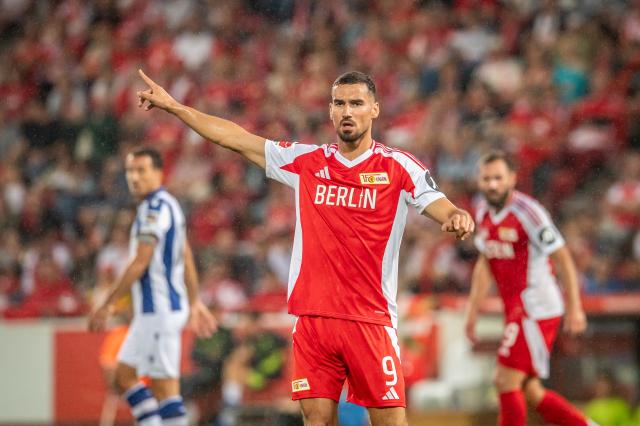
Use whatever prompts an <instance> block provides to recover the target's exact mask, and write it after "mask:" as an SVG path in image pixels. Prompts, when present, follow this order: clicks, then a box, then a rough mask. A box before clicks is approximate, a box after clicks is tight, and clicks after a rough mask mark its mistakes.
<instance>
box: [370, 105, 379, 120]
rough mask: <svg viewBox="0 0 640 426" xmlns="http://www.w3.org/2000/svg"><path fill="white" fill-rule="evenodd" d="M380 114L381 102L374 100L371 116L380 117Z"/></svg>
mask: <svg viewBox="0 0 640 426" xmlns="http://www.w3.org/2000/svg"><path fill="white" fill-rule="evenodd" d="M379 115H380V104H379V103H378V102H375V101H374V102H373V108H371V118H378V116H379Z"/></svg>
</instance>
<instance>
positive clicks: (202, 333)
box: [184, 241, 217, 338]
mask: <svg viewBox="0 0 640 426" xmlns="http://www.w3.org/2000/svg"><path fill="white" fill-rule="evenodd" d="M184 282H185V285H186V287H187V295H188V297H189V322H188V324H189V328H191V330H193V332H194V333H196V336H198V337H201V338H202V337H209V336H211V334H212V333H213V332H214V331H215V330H216V328H217V324H216V319H215V318H214V316H213V315H212V314H211V312H209V309H207V307H206V306H205V304H204V303H202V300H201V299H200V292H199V290H198V282H199V280H198V269H197V268H196V262H195V259H194V257H193V251H192V250H191V245H190V244H189V242H188V241H185V244H184Z"/></svg>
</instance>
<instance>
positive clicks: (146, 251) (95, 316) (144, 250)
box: [89, 235, 157, 331]
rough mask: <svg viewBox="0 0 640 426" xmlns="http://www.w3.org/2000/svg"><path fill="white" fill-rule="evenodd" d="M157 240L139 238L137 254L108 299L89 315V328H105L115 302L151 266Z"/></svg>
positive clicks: (143, 236)
mask: <svg viewBox="0 0 640 426" xmlns="http://www.w3.org/2000/svg"><path fill="white" fill-rule="evenodd" d="M156 243H157V240H156V238H155V237H153V236H151V235H142V236H140V237H139V239H138V249H137V251H136V256H135V257H134V258H133V260H132V261H131V262H130V263H129V265H128V266H127V268H126V269H125V271H124V274H122V277H120V279H119V280H118V282H117V284H116V285H115V286H114V287H113V288H111V289H110V290H109V292H108V293H107V297H106V299H105V300H104V301H103V302H102V303H101V304H100V305H99V306H98V307H97V308H96V309H95V310H94V311H93V312H91V314H90V316H89V330H91V331H102V330H104V329H105V326H106V324H107V320H108V319H109V315H110V314H111V308H112V306H113V304H114V303H115V302H116V301H118V300H119V299H120V298H121V297H122V296H124V295H125V294H126V293H127V292H129V291H130V290H131V286H132V285H133V283H134V282H136V281H137V280H139V279H140V277H141V276H142V274H143V273H144V271H145V270H146V269H147V268H148V267H149V264H150V263H151V258H152V257H153V250H154V249H155V247H156Z"/></svg>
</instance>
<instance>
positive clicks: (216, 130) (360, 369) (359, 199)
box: [138, 72, 474, 426]
mask: <svg viewBox="0 0 640 426" xmlns="http://www.w3.org/2000/svg"><path fill="white" fill-rule="evenodd" d="M140 75H141V76H142V78H143V79H144V81H145V82H146V83H147V85H148V86H149V89H148V90H145V91H141V92H138V96H139V98H140V106H144V107H145V108H146V109H150V108H152V107H158V108H161V109H163V110H165V111H168V112H169V113H171V114H174V115H175V116H176V117H178V118H179V119H180V120H182V121H183V122H184V123H185V124H187V125H188V126H189V127H191V128H192V129H194V130H195V131H196V132H198V133H199V134H200V135H202V136H203V137H205V138H206V139H209V140H210V141H212V142H214V143H216V144H218V145H221V146H223V147H226V148H229V149H232V150H234V151H236V152H239V153H240V154H241V155H243V156H244V157H246V158H247V159H248V160H250V161H252V162H254V163H255V164H257V165H258V166H260V167H262V168H264V169H266V174H267V176H268V177H270V178H273V179H275V180H277V181H279V182H282V183H284V184H285V185H288V186H290V187H291V188H293V190H294V191H295V197H296V230H295V237H294V244H293V255H292V260H291V268H290V274H289V291H288V306H289V312H290V313H291V314H293V315H296V316H298V320H297V323H296V325H295V327H294V332H293V363H294V377H293V381H292V393H293V399H295V400H300V405H301V408H302V413H303V416H304V419H305V424H307V425H313V426H316V425H333V424H337V414H336V406H337V403H338V401H339V398H340V392H341V390H342V387H343V385H344V382H345V380H346V381H348V384H349V393H348V399H349V400H350V401H351V402H354V403H356V404H359V405H362V406H365V407H368V408H369V416H370V418H371V422H372V424H373V425H374V426H379V425H385V426H393V425H405V424H407V423H406V416H405V409H404V407H405V406H406V404H405V390H404V379H403V376H402V372H401V368H400V357H399V346H398V337H397V334H396V330H395V327H396V325H397V305H396V292H397V270H398V251H399V247H400V240H401V238H402V233H403V229H404V225H405V219H406V214H407V208H408V206H412V207H414V208H415V209H416V210H417V211H418V212H420V213H422V214H424V215H425V216H428V217H430V218H432V219H434V220H435V221H436V222H438V223H440V224H441V225H442V230H443V231H446V232H451V233H453V234H455V235H456V237H458V238H459V239H465V238H467V237H468V236H469V235H470V234H471V233H472V232H473V229H474V224H473V220H472V218H471V217H470V215H469V214H468V213H467V212H466V211H464V210H461V209H458V208H456V206H454V205H453V204H452V203H451V202H450V201H449V200H447V199H446V198H445V196H444V194H442V193H441V192H440V191H438V188H437V186H436V184H435V182H434V181H433V179H432V178H431V176H430V175H429V171H428V170H427V169H426V168H425V167H424V166H423V165H422V164H421V163H420V162H419V161H418V160H416V158H415V157H413V156H412V155H411V154H408V153H406V152H403V151H400V150H397V149H391V148H389V147H387V146H385V145H383V144H381V143H379V142H376V141H374V140H373V139H372V136H371V128H372V124H373V120H374V119H376V118H377V117H378V114H379V112H380V107H379V105H378V102H377V100H376V88H375V84H374V83H373V81H372V80H371V78H370V77H369V76H367V75H365V74H362V73H360V72H349V73H346V74H343V75H342V76H340V77H339V78H338V79H337V80H336V81H335V83H334V84H333V86H332V87H331V103H330V104H329V115H330V118H331V120H332V121H333V125H334V127H335V129H336V132H337V141H336V143H333V144H327V145H306V144H301V143H291V142H284V141H280V142H277V141H271V140H265V138H263V137H260V136H256V135H253V134H251V133H249V132H247V131H246V130H244V129H243V128H241V127H240V126H238V125H237V124H234V123H232V122H230V121H227V120H224V119H221V118H218V117H214V116H210V115H206V114H204V113H202V112H199V111H197V110H195V109H193V108H189V107H187V106H184V105H181V104H180V103H178V102H176V101H175V100H174V99H173V98H172V97H171V96H170V95H169V94H168V93H167V92H166V91H165V90H164V89H163V88H162V87H160V86H159V85H157V84H156V83H155V82H153V81H152V80H151V79H150V78H149V77H147V76H146V75H145V74H144V73H142V72H140Z"/></svg>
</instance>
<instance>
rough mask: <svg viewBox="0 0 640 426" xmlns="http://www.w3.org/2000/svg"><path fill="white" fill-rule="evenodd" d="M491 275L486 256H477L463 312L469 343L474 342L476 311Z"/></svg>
mask: <svg viewBox="0 0 640 426" xmlns="http://www.w3.org/2000/svg"><path fill="white" fill-rule="evenodd" d="M492 281H493V277H492V276H491V270H490V269H489V263H488V262H487V258H486V257H484V255H483V254H480V255H479V256H478V260H477V261H476V264H475V265H474V267H473V273H472V275H471V292H470V294H469V301H468V302H467V310H466V312H465V322H464V330H465V333H466V335H467V338H468V339H469V340H470V341H471V343H475V342H476V340H477V339H476V322H477V321H478V311H479V309H480V303H482V301H483V300H484V298H485V297H487V293H488V292H489V288H490V287H491V283H492Z"/></svg>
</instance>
